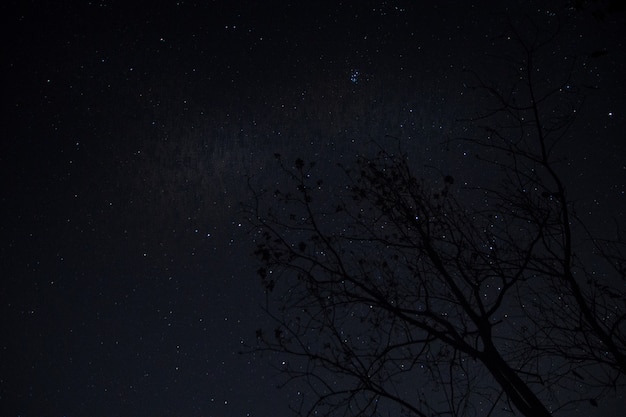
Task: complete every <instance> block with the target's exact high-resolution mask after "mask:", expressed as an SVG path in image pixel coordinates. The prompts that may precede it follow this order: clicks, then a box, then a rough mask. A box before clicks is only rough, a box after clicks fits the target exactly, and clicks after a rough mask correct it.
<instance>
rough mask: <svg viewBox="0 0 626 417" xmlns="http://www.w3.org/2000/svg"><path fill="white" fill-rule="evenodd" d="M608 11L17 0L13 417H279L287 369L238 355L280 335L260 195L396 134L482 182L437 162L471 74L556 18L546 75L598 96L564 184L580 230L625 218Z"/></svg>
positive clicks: (620, 79) (8, 173)
mask: <svg viewBox="0 0 626 417" xmlns="http://www.w3.org/2000/svg"><path fill="white" fill-rule="evenodd" d="M433 4H434V5H433ZM604 4H605V2H600V3H599V4H596V3H594V4H590V5H589V7H587V8H585V9H583V10H573V9H571V8H568V2H567V1H553V2H550V1H548V2H532V1H531V2H528V1H524V2H522V1H520V2H516V1H501V2H490V1H489V2H488V1H478V2H462V1H441V2H410V1H354V2H328V3H323V4H320V3H318V2H304V1H303V2H299V1H294V2H290V3H288V2H273V1H269V2H261V1H234V0H233V1H206V2H187V1H155V2H146V3H145V4H141V3H140V2H138V1H80V2H79V1H74V2H69V1H68V2H43V1H40V2H38V1H11V2H4V3H3V4H2V6H0V7H2V11H1V13H0V14H1V15H2V21H3V27H4V28H5V32H6V34H5V37H4V42H3V46H2V48H3V52H2V56H3V60H2V67H3V73H4V77H3V79H4V83H3V84H4V87H3V100H2V102H3V114H4V122H3V134H2V142H1V145H0V166H1V169H2V173H1V175H2V177H1V178H2V193H1V195H0V196H1V209H2V223H0V236H1V238H2V240H1V246H0V279H1V281H0V302H1V308H2V310H1V318H0V322H1V325H2V329H1V332H2V333H1V335H2V336H1V341H0V414H2V415H4V416H68V417H70V416H71V417H74V416H76V417H78V416H93V417H97V416H108V417H111V416H136V417H141V416H216V417H218V416H229V417H230V416H232V417H234V416H241V417H243V416H255V417H263V416H267V417H269V416H284V415H287V413H288V409H287V404H288V402H289V401H290V399H291V398H292V395H293V392H292V390H290V389H289V388H286V389H282V390H278V389H277V388H276V384H277V383H278V382H279V381H280V379H278V378H276V374H275V371H274V370H273V368H272V364H276V363H279V362H280V360H281V358H272V357H258V356H257V355H252V354H246V355H240V354H239V352H240V351H241V350H242V349H243V346H244V344H245V343H253V342H254V335H255V329H257V328H259V327H262V326H264V325H266V324H267V322H268V320H267V318H266V317H265V316H264V313H263V312H262V309H261V305H262V303H263V300H264V296H263V289H262V286H261V285H260V283H259V280H258V278H257V276H256V273H255V270H256V268H257V267H258V265H257V264H256V261H255V260H254V258H253V257H252V247H253V246H252V243H251V241H250V237H249V236H248V235H247V234H246V230H247V224H246V222H245V219H244V218H243V215H242V214H241V210H240V208H239V207H240V206H239V203H240V202H242V201H246V198H248V197H249V194H250V193H249V190H248V188H247V185H246V184H247V178H248V177H251V178H252V179H253V182H254V184H269V185H272V186H275V187H280V185H281V181H283V178H282V177H280V176H279V175H277V173H276V167H275V163H274V158H273V154H274V153H275V152H280V153H281V154H283V155H288V156H290V157H291V156H301V157H303V158H305V159H307V160H320V161H328V162H331V161H332V162H334V161H343V162H344V163H345V162H350V161H352V160H353V158H354V157H355V156H356V154H357V153H359V152H361V151H362V149H365V148H367V146H368V145H367V144H368V143H371V141H372V140H376V141H378V142H380V143H383V144H384V143H385V141H386V140H390V139H389V136H393V137H394V138H399V141H400V142H401V144H402V146H403V148H404V149H406V150H407V151H409V152H410V153H411V154H412V155H413V157H414V161H415V164H416V166H417V167H421V166H425V165H428V166H437V167H439V168H440V169H442V170H444V171H446V172H448V171H449V172H451V173H453V174H454V175H455V177H457V178H464V176H465V177H467V178H472V179H478V178H483V179H484V178H488V177H489V173H485V172H475V170H473V159H472V157H471V155H470V154H469V152H468V150H467V149H465V148H463V147H456V148H452V149H447V150H446V149H443V147H442V145H441V144H442V143H443V142H444V141H445V140H446V139H448V138H452V137H454V136H455V135H456V134H457V133H458V132H460V131H461V130H460V129H462V126H461V125H460V124H459V123H458V122H457V120H458V119H459V118H462V117H467V116H471V115H474V114H475V113H477V112H478V111H480V110H481V109H480V108H478V106H479V105H480V101H479V100H478V101H476V100H474V99H472V98H471V91H470V89H468V88H467V85H468V84H467V83H468V82H469V81H468V79H467V77H468V76H467V74H466V73H465V72H464V71H463V70H464V69H472V70H475V71H477V72H479V73H481V74H484V75H485V77H486V78H490V79H496V80H497V77H498V76H499V74H498V72H497V71H496V70H495V69H494V68H493V67H492V66H491V64H490V61H489V59H488V55H489V54H497V53H502V52H503V51H505V50H506V48H505V49H502V46H498V45H501V44H500V43H498V42H499V41H497V40H495V39H497V37H498V36H499V35H500V34H501V33H503V32H504V31H505V30H507V27H508V26H507V25H508V24H509V22H512V23H514V24H518V25H520V26H521V27H522V28H527V27H528V26H527V25H528V21H527V20H525V19H524V16H525V15H529V16H534V18H535V19H537V20H538V21H542V22H544V21H552V22H556V21H559V22H560V23H561V31H560V33H559V37H558V38H557V40H556V41H555V43H554V45H553V46H552V51H551V54H550V56H551V57H552V59H551V60H549V61H548V64H546V67H542V68H541V69H542V70H545V73H546V74H551V73H552V72H556V73H558V74H562V73H563V70H564V69H566V70H569V68H572V72H573V74H574V75H575V77H573V79H572V88H578V89H580V90H581V91H583V92H584V93H585V95H586V96H587V98H586V102H585V105H584V107H583V110H582V111H581V113H582V114H581V115H580V120H579V121H578V122H577V125H576V129H575V132H576V134H575V135H573V136H572V138H570V139H569V140H570V142H568V145H567V148H568V149H569V150H570V151H571V152H570V154H569V155H568V163H567V164H566V165H565V166H564V167H563V169H564V170H565V171H564V172H565V175H566V177H567V179H568V181H569V185H570V187H571V188H572V189H573V191H575V193H577V197H579V198H580V199H581V200H584V201H581V206H580V207H582V208H583V210H582V211H581V215H582V216H587V217H588V218H589V219H591V220H592V224H593V227H594V228H596V229H597V230H602V231H609V232H610V231H611V230H612V228H614V224H615V223H614V222H613V220H612V219H615V220H616V221H617V222H620V223H621V224H623V220H624V207H625V205H624V202H625V201H624V200H625V199H626V194H625V193H626V165H625V163H626V145H625V142H624V132H625V131H626V118H625V115H626V103H625V100H624V97H626V78H625V77H624V75H623V74H625V73H626V45H625V41H626V35H625V32H624V27H626V26H625V21H626V16H625V14H626V13H624V12H623V11H613V10H612V9H611V10H608V11H606V13H605V14H604V16H603V17H602V18H600V17H598V16H597V14H595V15H594V13H593V11H594V10H595V8H596V7H603V5H604ZM547 5H549V6H547ZM524 25H526V26H524ZM507 52H508V51H507ZM572 62H573V64H572V66H571V67H570V66H569V65H570V64H571V63H572ZM551 65H553V66H554V67H552V66H551ZM546 76H549V75H546ZM393 143H394V144H395V143H396V142H395V139H394V142H393ZM605 415H611V414H610V410H609V411H608V412H607V414H605ZM615 415H617V414H615Z"/></svg>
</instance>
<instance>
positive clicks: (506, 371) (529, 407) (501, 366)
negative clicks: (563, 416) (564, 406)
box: [479, 344, 552, 417]
mask: <svg viewBox="0 0 626 417" xmlns="http://www.w3.org/2000/svg"><path fill="white" fill-rule="evenodd" d="M479 359H480V361H481V362H482V363H483V364H485V366H486V367H487V369H489V372H491V375H493V377H494V378H495V379H496V381H497V382H498V384H499V385H500V386H501V387H502V389H503V390H504V392H505V393H506V395H507V396H508V398H509V399H510V400H511V402H512V403H513V404H514V405H515V407H516V408H517V409H518V410H519V411H520V412H521V413H522V414H523V415H525V416H527V417H550V416H551V415H552V414H551V413H550V411H548V409H547V408H546V407H545V406H544V405H543V403H542V402H541V400H540V399H539V398H537V396H536V395H535V393H534V392H533V391H532V390H531V389H530V388H529V387H528V385H527V384H526V383H525V382H524V381H523V380H522V379H521V378H520V377H519V375H518V374H517V372H515V370H514V369H512V368H511V367H510V366H509V365H508V364H507V363H506V361H505V360H504V359H503V358H502V356H501V355H500V352H498V350H497V349H496V347H495V346H494V345H493V344H490V345H489V346H486V347H485V350H484V352H483V353H482V355H480V357H479Z"/></svg>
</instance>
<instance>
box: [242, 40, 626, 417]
mask: <svg viewBox="0 0 626 417" xmlns="http://www.w3.org/2000/svg"><path fill="white" fill-rule="evenodd" d="M507 39H510V41H511V42H517V44H518V45H520V46H521V50H522V54H521V58H515V59H514V58H512V57H504V59H503V60H502V63H503V64H504V66H505V67H507V68H509V69H513V70H514V77H512V78H510V79H511V80H513V81H511V83H510V85H508V86H507V88H506V89H504V88H501V87H498V86H497V85H496V84H490V83H488V82H486V81H483V80H481V79H480V78H479V77H477V76H476V77H475V78H474V79H475V80H477V81H476V84H477V85H476V91H478V92H480V93H481V94H483V99H484V100H485V103H486V105H487V106H489V108H488V110H487V111H486V112H485V114H482V115H478V116H475V117H472V118H470V119H468V120H466V122H467V123H468V125H469V126H471V129H470V131H471V132H474V134H471V135H467V137H464V138H461V139H459V140H461V141H462V143H465V144H469V145H471V146H473V147H474V148H475V149H478V150H479V151H478V160H479V161H480V162H481V163H484V164H485V167H488V168H489V169H490V171H491V172H493V173H494V174H493V175H495V176H497V178H498V181H493V180H492V181H490V182H489V185H486V186H481V187H469V186H468V187H458V186H457V185H455V179H454V178H453V177H452V176H451V175H442V176H441V178H440V179H439V180H425V179H418V177H417V176H416V174H415V172H414V170H415V167H414V166H412V164H411V161H410V158H409V157H408V156H407V154H405V153H402V152H395V153H394V152H391V151H390V150H389V149H385V148H382V147H381V148H380V149H378V150H377V152H375V153H374V155H373V156H360V157H358V158H357V160H356V161H355V164H354V165H350V166H341V172H342V173H344V174H345V179H346V181H345V185H344V186H342V187H339V186H337V185H336V184H335V182H336V181H331V182H332V184H326V183H324V182H323V181H321V180H316V179H315V172H316V171H315V164H314V163H306V162H304V161H303V160H302V159H297V160H296V161H295V163H294V164H293V166H290V165H288V164H286V163H285V161H284V159H283V158H281V157H280V156H277V157H278V160H279V164H280V166H281V167H282V170H283V172H284V173H285V174H286V176H287V177H288V178H289V179H290V184H291V186H292V187H290V190H287V189H281V190H276V191H274V192H271V193H269V192H257V193H255V199H254V202H255V204H253V205H252V206H251V207H249V214H250V219H251V222H252V224H253V225H254V228H253V235H254V238H255V241H256V242H257V245H258V246H257V249H256V255H257V256H258V258H259V259H260V261H261V263H262V266H261V267H260V268H259V275H260V276H261V278H262V281H263V284H264V287H265V289H266V292H267V297H268V302H267V305H266V309H267V311H268V313H269V314H270V315H271V317H272V318H273V319H274V320H275V321H276V327H275V329H274V330H273V332H271V333H273V334H267V332H264V331H262V330H259V331H257V334H256V337H257V342H258V344H257V345H256V346H254V347H253V348H254V349H255V350H257V351H269V352H274V353H276V354H279V355H284V356H281V357H284V358H285V360H284V361H283V363H282V364H281V367H280V370H281V372H283V373H284V374H285V375H286V376H287V382H296V383H297V381H300V382H303V383H304V384H306V387H307V389H306V394H301V395H300V398H299V400H298V401H297V404H296V407H297V412H298V413H299V414H300V415H330V414H333V413H337V414H338V415H355V416H356V415H379V414H382V413H383V412H384V413H389V414H390V415H391V414H394V415H398V414H399V412H400V411H401V412H404V413H406V415H411V416H434V415H437V416H439V415H450V416H472V415H481V416H485V415H494V414H496V413H499V412H500V411H501V410H506V411H508V412H511V413H520V414H522V415H525V416H534V417H536V416H550V415H553V413H557V412H558V411H564V410H567V409H568V408H571V407H577V406H580V405H581V404H586V405H588V406H597V405H598V402H599V401H600V399H601V398H604V397H605V396H607V395H610V394H611V392H615V390H617V389H621V388H623V384H624V375H625V374H626V356H625V355H626V333H625V331H626V324H625V323H626V314H625V313H624V311H625V310H626V309H625V308H624V306H625V304H624V303H625V301H624V300H626V297H625V295H626V294H624V291H623V288H624V282H625V280H626V274H625V271H626V258H625V257H624V251H623V249H624V241H623V240H621V239H620V238H619V236H618V237H617V238H615V239H610V240H602V239H598V238H596V237H595V236H594V235H593V233H592V230H591V227H587V226H586V224H585V222H583V221H582V219H580V218H579V217H578V216H577V214H576V210H575V204H574V202H573V201H572V200H571V199H570V197H569V193H568V188H567V186H566V181H565V180H564V178H563V177H562V175H561V174H560V173H559V168H560V167H561V165H560V164H561V163H562V161H563V159H562V158H559V152H562V150H561V148H560V147H559V145H560V143H561V142H562V141H563V140H564V139H565V138H567V137H568V135H570V134H572V132H571V127H572V125H573V123H574V121H575V115H576V114H578V113H579V112H577V110H578V109H579V107H580V104H581V102H582V96H581V95H580V94H579V92H577V91H575V90H573V89H571V88H569V87H566V86H568V85H570V80H568V79H566V80H564V81H563V83H555V82H554V81H553V80H552V81H550V80H548V79H547V78H545V77H544V78H541V79H539V78H536V75H535V74H536V68H537V67H536V59H537V57H539V56H541V53H542V51H543V50H544V49H545V48H546V45H548V44H549V42H551V38H550V37H548V39H545V40H542V39H539V37H533V38H531V39H530V40H528V39H523V37H522V36H521V35H519V34H518V33H516V32H514V31H513V32H512V33H510V34H508V36H507ZM493 184H495V185H493ZM598 264H602V265H604V268H605V269H606V270H608V271H610V272H609V273H607V276H606V277H604V278H600V277H599V276H598V274H594V270H595V269H594V268H597V265H598ZM303 391H304V390H303Z"/></svg>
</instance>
